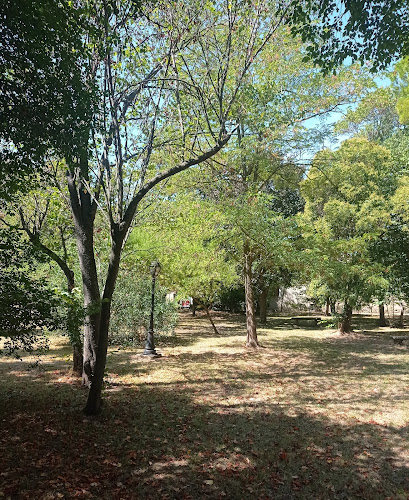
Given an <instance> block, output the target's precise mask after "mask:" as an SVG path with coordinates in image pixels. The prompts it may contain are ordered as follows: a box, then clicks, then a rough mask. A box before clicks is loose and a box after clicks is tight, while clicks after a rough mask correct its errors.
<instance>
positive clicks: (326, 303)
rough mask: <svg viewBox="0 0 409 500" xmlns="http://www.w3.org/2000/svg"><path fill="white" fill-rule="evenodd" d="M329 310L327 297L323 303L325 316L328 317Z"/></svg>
mask: <svg viewBox="0 0 409 500" xmlns="http://www.w3.org/2000/svg"><path fill="white" fill-rule="evenodd" d="M329 308H330V300H329V297H327V300H326V301H325V316H330V315H331V314H330V312H329Z"/></svg>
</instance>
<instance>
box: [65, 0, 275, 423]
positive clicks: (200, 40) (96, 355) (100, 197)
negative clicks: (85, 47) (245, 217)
mask: <svg viewBox="0 0 409 500" xmlns="http://www.w3.org/2000/svg"><path fill="white" fill-rule="evenodd" d="M284 14H285V9H284V10H282V9H279V10H278V11H276V9H274V8H272V7H271V8H270V5H269V4H267V3H263V2H259V3H257V4H256V5H250V4H248V3H247V2H241V1H235V2H230V3H228V4H223V5H221V4H219V3H216V4H214V5H209V3H208V2H205V3H202V2H188V3H184V4H172V5H170V4H166V3H158V4H156V6H155V7H154V8H149V7H146V8H145V9H144V10H143V11H142V12H141V13H140V14H138V15H136V13H135V6H134V4H133V2H126V1H125V2H119V1H118V2H109V3H107V2H104V3H101V4H97V5H96V8H95V9H94V11H93V12H92V20H93V22H94V23H95V25H96V26H97V30H98V35H99V38H98V42H95V43H94V46H93V47H94V48H93V49H92V50H91V51H90V58H89V60H88V62H87V63H86V64H87V68H90V69H91V70H90V74H91V76H92V78H93V82H95V84H96V85H97V86H98V88H99V90H100V94H101V106H100V108H99V110H98V113H96V114H94V115H93V120H92V127H89V129H88V134H86V135H84V136H79V137H78V138H77V139H78V140H77V143H76V148H75V149H74V150H73V152H72V153H71V154H69V152H67V153H66V155H65V160H66V163H67V185H68V191H69V202H70V205H71V210H72V214H73V218H74V224H75V232H76V239H77V247H78V256H79V261H80V267H81V274H82V281H83V291H84V305H85V307H86V309H87V310H88V316H87V318H86V321H85V327H84V378H85V379H86V382H87V383H88V385H89V386H90V391H89V396H88V401H87V404H86V407H85V410H84V411H85V413H87V414H96V413H98V412H99V411H100V408H101V389H102V382H103V375H104V370H105V362H106V354H107V345H108V330H109V319H110V307H111V299H112V294H113V292H114V289H115V283H116V279H117V275H118V270H119V263H120V260H121V253H122V248H123V246H124V244H125V241H126V239H127V237H128V234H129V232H130V230H131V228H132V223H133V220H134V217H135V215H136V214H137V213H138V210H140V209H141V208H142V206H143V204H144V203H148V202H149V198H150V196H151V195H152V193H154V191H155V189H156V188H157V187H158V186H159V184H160V183H162V182H163V181H165V180H166V179H168V178H169V177H172V176H173V175H175V174H177V173H179V172H182V171H184V170H186V169H188V168H190V167H192V166H194V165H198V164H200V163H202V162H204V161H206V160H208V159H209V158H211V157H212V156H214V155H215V154H216V153H217V152H218V151H220V150H221V149H222V148H223V146H225V144H226V143H227V142H228V140H229V139H230V137H231V135H232V133H233V132H234V130H235V127H236V124H235V121H236V117H235V115H233V114H232V113H233V111H234V105H235V102H236V101H237V99H238V96H239V95H240V89H241V86H242V84H243V81H244V79H245V77H246V75H247V73H248V72H249V69H250V68H251V65H252V63H253V61H254V59H255V58H256V57H257V56H258V54H259V53H260V52H261V51H262V50H263V49H264V48H265V47H266V45H267V43H268V42H269V40H270V39H271V38H273V37H274V36H275V33H276V31H277V29H278V27H279V26H280V24H281V23H282V19H283V16H284ZM89 139H90V141H89ZM90 146H92V152H91V148H90ZM158 150H160V151H161V153H162V156H161V160H160V161H156V158H157V155H156V152H157V151H158ZM164 152H166V157H165V156H164V155H163V153H164ZM61 188H62V186H61ZM62 190H63V188H62ZM97 210H101V211H102V213H103V214H104V217H105V218H106V220H107V222H108V224H109V228H110V237H111V248H110V256H109V262H108V269H107V273H106V276H105V278H104V280H103V286H102V290H101V289H100V285H99V281H98V273H97V268H96V263H95V252H94V224H95V216H96V213H97Z"/></svg>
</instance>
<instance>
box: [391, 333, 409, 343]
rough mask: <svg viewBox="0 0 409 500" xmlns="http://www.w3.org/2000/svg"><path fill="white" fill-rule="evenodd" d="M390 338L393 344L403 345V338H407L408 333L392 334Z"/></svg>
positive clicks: (408, 336) (408, 337) (408, 338)
mask: <svg viewBox="0 0 409 500" xmlns="http://www.w3.org/2000/svg"><path fill="white" fill-rule="evenodd" d="M391 339H392V340H393V342H394V343H395V344H399V345H403V341H404V340H409V335H393V336H392V337H391Z"/></svg>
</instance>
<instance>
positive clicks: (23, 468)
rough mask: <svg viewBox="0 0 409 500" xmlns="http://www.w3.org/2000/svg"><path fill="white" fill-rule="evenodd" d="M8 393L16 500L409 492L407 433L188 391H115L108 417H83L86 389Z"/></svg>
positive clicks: (6, 446) (2, 457) (4, 442)
mask: <svg viewBox="0 0 409 500" xmlns="http://www.w3.org/2000/svg"><path fill="white" fill-rule="evenodd" d="M0 391H1V392H3V394H2V401H4V397H5V396H6V397H7V404H6V405H2V407H1V409H0V418H1V419H2V434H1V437H0V443H1V444H0V446H1V448H0V466H1V471H2V480H3V481H4V482H3V484H2V486H1V488H2V492H3V493H4V494H5V496H6V497H11V498H13V499H18V498H36V499H39V500H41V499H46V498H74V497H75V498H84V499H85V498H95V499H97V498H101V499H116V498H118V499H119V498H126V499H141V498H143V499H163V498H171V499H183V498H186V499H187V498H190V499H195V498H209V499H213V498H229V499H243V498H257V499H262V498H271V499H273V498H274V499H293V498H299V499H307V498H314V499H329V498H331V499H340V500H341V499H368V500H369V499H371V500H377V499H385V498H387V497H392V498H394V499H403V498H406V495H407V493H409V483H408V475H409V469H408V468H407V466H406V465H405V464H404V463H403V461H402V457H401V456H400V455H399V453H398V451H397V449H398V446H399V445H400V444H401V443H402V440H404V439H407V432H408V428H403V429H395V428H391V427H389V428H386V427H382V426H379V425H375V424H374V425H372V424H367V423H366V424H361V423H359V422H356V424H355V425H350V426H344V425H340V424H337V423H335V422H334V421H329V420H325V419H320V418H318V417H314V416H312V415H308V414H307V413H298V414H293V413H292V412H291V409H290V408H289V409H284V410H280V409H279V408H276V407H274V406H271V407H264V408H262V409H260V408H258V407H256V406H253V405H251V404H248V403H244V402H243V404H242V405H240V404H235V405H228V404H226V402H222V401H220V402H219V403H217V402H214V400H213V402H212V403H209V405H205V404H195V402H194V401H193V399H192V397H191V394H190V388H189V387H183V386H180V387H179V388H178V390H174V388H170V387H165V386H162V387H160V386H157V387H152V386H150V385H144V386H141V387H140V388H139V389H135V388H133V387H127V386H123V387H122V390H121V391H118V392H112V393H109V394H106V401H105V407H104V411H103V414H102V415H101V417H99V418H97V419H88V418H81V417H79V407H80V404H81V402H82V401H83V399H84V392H83V391H81V390H80V389H78V388H75V389H73V388H72V387H56V386H50V385H47V386H45V384H44V382H43V381H41V380H36V381H24V384H22V383H21V382H20V381H19V380H14V381H13V383H12V384H11V385H10V384H8V385H7V386H5V385H4V384H1V385H0ZM4 391H7V394H4ZM40 395H42V397H40ZM16 457H19V459H18V461H16Z"/></svg>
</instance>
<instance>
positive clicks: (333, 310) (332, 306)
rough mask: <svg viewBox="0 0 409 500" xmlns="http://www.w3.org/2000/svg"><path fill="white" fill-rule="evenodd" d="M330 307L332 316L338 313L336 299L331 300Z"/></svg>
mask: <svg viewBox="0 0 409 500" xmlns="http://www.w3.org/2000/svg"><path fill="white" fill-rule="evenodd" d="M329 308H330V311H331V315H332V316H334V315H335V314H337V308H336V302H335V300H331V299H330V303H329Z"/></svg>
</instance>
